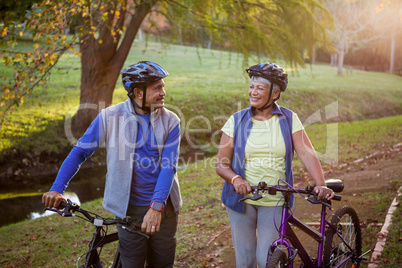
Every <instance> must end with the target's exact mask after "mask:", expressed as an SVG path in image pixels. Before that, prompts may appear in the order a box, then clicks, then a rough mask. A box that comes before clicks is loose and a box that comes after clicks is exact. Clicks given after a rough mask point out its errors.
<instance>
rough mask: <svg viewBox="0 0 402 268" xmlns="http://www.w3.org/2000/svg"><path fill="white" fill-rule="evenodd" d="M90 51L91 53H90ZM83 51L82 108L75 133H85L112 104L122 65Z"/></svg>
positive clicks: (99, 55) (78, 112)
mask: <svg viewBox="0 0 402 268" xmlns="http://www.w3.org/2000/svg"><path fill="white" fill-rule="evenodd" d="M88 50H89V51H88ZM91 50H92V49H91V48H90V47H88V48H85V50H83V49H81V53H82V56H81V73H82V74H81V88H80V89H81V91H80V106H79V108H78V111H77V114H76V116H75V118H74V120H73V130H74V132H81V133H82V132H83V131H84V130H85V129H86V128H87V127H88V126H89V125H90V124H91V122H92V120H93V119H94V118H95V117H96V116H97V115H98V114H99V113H100V111H101V110H102V109H104V108H106V107H108V106H110V105H111V104H112V100H113V91H114V88H115V85H116V81H117V78H118V76H119V71H120V69H121V65H120V64H119V65H117V64H114V65H112V62H111V61H106V62H105V61H102V54H101V53H100V52H99V51H98V52H97V53H92V51H91Z"/></svg>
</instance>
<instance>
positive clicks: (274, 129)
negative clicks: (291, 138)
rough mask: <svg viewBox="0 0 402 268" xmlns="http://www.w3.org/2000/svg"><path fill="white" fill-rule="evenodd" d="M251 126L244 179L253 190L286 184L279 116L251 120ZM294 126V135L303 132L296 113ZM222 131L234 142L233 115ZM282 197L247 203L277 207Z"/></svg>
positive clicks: (271, 196) (248, 201) (271, 197)
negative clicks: (263, 184)
mask: <svg viewBox="0 0 402 268" xmlns="http://www.w3.org/2000/svg"><path fill="white" fill-rule="evenodd" d="M252 122H253V126H252V128H251V130H250V135H249V136H248V139H247V142H246V148H245V168H244V173H245V174H244V176H245V178H244V179H245V180H246V181H248V182H249V183H250V185H251V186H257V185H258V183H259V182H260V181H265V182H266V183H267V184H268V185H275V184H277V183H278V180H279V179H282V180H285V181H286V176H285V156H286V148H285V140H284V139H283V136H282V131H281V127H280V124H279V117H278V115H274V116H273V117H272V118H270V119H268V120H265V121H258V120H255V119H254V118H252ZM292 122H293V123H292V134H293V133H295V132H297V131H300V130H303V129H304V128H303V125H302V123H301V122H300V119H299V117H298V116H297V114H295V113H293V119H292ZM222 131H223V132H224V133H225V134H226V135H228V136H229V137H231V138H233V136H234V117H233V115H232V116H231V117H230V118H229V119H228V121H227V122H226V123H225V125H224V126H223V127H222ZM250 196H251V194H250ZM281 197H282V195H281V194H280V193H279V194H277V195H268V194H267V195H266V196H265V197H264V198H261V199H260V200H258V201H251V200H246V203H249V204H254V205H259V206H275V205H276V204H277V202H278V200H279V199H280V198H281Z"/></svg>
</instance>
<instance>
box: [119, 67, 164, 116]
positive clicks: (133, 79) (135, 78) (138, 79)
mask: <svg viewBox="0 0 402 268" xmlns="http://www.w3.org/2000/svg"><path fill="white" fill-rule="evenodd" d="M120 74H121V78H122V83H123V86H124V88H125V89H126V90H127V92H128V94H127V95H128V96H129V97H130V99H131V100H132V102H133V104H134V105H135V106H137V107H138V108H140V109H142V110H147V111H149V108H148V107H145V96H146V94H147V92H146V90H147V86H148V85H150V84H152V83H154V82H156V81H158V80H160V79H162V78H165V77H166V76H168V75H169V73H168V72H167V71H166V70H165V69H164V68H162V67H161V66H160V65H159V64H157V63H155V62H152V61H139V62H137V63H135V64H133V65H130V66H129V67H128V68H126V69H123V70H121V71H120ZM134 88H140V89H142V90H143V91H144V98H143V101H142V107H140V106H139V105H138V104H137V103H136V102H135V101H134V100H133V98H134V97H135V96H134Z"/></svg>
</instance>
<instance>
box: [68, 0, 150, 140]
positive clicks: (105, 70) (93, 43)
mask: <svg viewBox="0 0 402 268" xmlns="http://www.w3.org/2000/svg"><path fill="white" fill-rule="evenodd" d="M155 2H156V0H151V1H149V0H144V2H142V3H139V4H138V5H137V6H136V8H135V12H134V15H133V16H132V17H131V19H130V23H129V25H128V26H127V29H126V31H125V35H124V38H123V40H122V41H121V42H120V45H119V46H118V45H117V44H118V43H119V39H117V41H116V39H114V37H113V36H112V35H110V34H109V35H108V33H107V32H106V34H105V35H104V36H103V38H104V39H103V40H102V44H100V43H99V40H96V39H95V38H94V37H93V36H83V37H82V38H81V43H80V52H81V88H80V89H81V92H80V107H79V109H78V111H77V114H76V116H75V117H74V120H73V132H74V133H83V131H85V129H86V128H87V127H88V126H89V125H90V124H91V122H92V120H93V119H94V118H95V117H96V116H97V115H98V114H99V112H100V111H101V110H102V109H103V108H106V107H108V106H110V105H111V104H112V99H113V91H114V88H115V86H116V81H117V79H118V77H119V75H120V70H121V69H122V67H123V64H124V62H125V61H126V58H127V55H128V53H129V51H130V48H131V46H132V43H133V41H134V39H135V36H136V35H137V32H138V29H139V28H140V26H141V23H142V21H143V20H144V19H145V16H146V15H147V14H148V13H149V12H150V11H151V9H152V7H153V6H154V4H155ZM122 12H123V11H122ZM111 23H112V24H113V22H111ZM109 26H110V27H109V28H107V29H111V28H112V27H113V26H112V25H109Z"/></svg>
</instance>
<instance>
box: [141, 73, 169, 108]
mask: <svg viewBox="0 0 402 268" xmlns="http://www.w3.org/2000/svg"><path fill="white" fill-rule="evenodd" d="M165 96H166V92H165V81H163V79H160V80H158V81H156V82H154V83H152V84H150V85H148V86H147V95H146V98H145V106H146V107H150V108H151V109H153V110H154V109H158V108H162V107H164V106H165Z"/></svg>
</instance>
